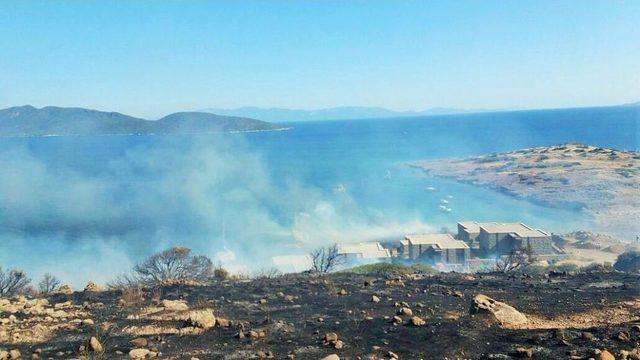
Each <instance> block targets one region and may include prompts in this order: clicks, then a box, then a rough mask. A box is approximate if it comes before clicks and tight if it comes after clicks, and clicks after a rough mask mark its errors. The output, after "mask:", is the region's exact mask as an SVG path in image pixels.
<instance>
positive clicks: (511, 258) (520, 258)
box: [496, 244, 535, 273]
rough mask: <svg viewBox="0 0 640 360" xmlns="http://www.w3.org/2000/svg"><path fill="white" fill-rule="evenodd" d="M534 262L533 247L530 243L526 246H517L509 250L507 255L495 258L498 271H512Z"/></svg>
mask: <svg viewBox="0 0 640 360" xmlns="http://www.w3.org/2000/svg"><path fill="white" fill-rule="evenodd" d="M533 262H535V257H534V253H533V248H532V247H531V244H527V246H526V247H524V248H523V247H519V248H518V249H514V250H511V251H510V252H509V254H508V255H506V256H502V257H500V258H498V259H497V260H496V270H498V271H500V272H505V273H506V272H512V271H516V270H518V269H522V268H524V267H526V266H528V265H529V264H532V263H533Z"/></svg>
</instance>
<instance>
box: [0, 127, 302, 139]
mask: <svg viewBox="0 0 640 360" xmlns="http://www.w3.org/2000/svg"><path fill="white" fill-rule="evenodd" d="M293 129H294V127H293V126H288V127H282V128H277V129H259V130H229V131H204V132H173V133H171V132H167V133H153V132H149V133H103V134H99V133H98V134H43V135H27V134H25V135H0V139H2V138H4V139H22V138H48V137H85V136H167V135H218V134H243V133H259V132H273V131H289V130H293Z"/></svg>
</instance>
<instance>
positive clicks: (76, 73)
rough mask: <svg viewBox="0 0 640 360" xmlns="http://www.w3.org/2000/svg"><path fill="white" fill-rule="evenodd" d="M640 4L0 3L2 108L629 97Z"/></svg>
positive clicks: (587, 101) (393, 104) (140, 110)
mask: <svg viewBox="0 0 640 360" xmlns="http://www.w3.org/2000/svg"><path fill="white" fill-rule="evenodd" d="M639 24H640V1H619V2H614V1H587V0H581V1H541V0H537V1H522V0H518V1H515V0H514V1H375V0H366V1H348V2H346V1H327V0H323V1H239V0H234V1H186V0H185V1H161V0H158V1H135V0H128V1H116V0H114V1H95V0H77V1H61V0H59V1H26V0H15V1H12V0H1V1H0V49H2V50H1V51H0V107H2V108H4V107H8V106H13V105H22V104H33V105H35V106H45V105H60V106H82V107H90V108H96V109H101V110H114V111H121V112H125V113H129V114H132V115H138V116H146V117H157V116H160V115H162V114H165V113H168V112H172V111H177V110H191V109H199V108H205V107H223V108H227V107H239V106H264V107H271V106H273V107H290V108H304V109H311V108H322V107H331V106H341V105H363V106H382V107H388V108H391V109H396V110H412V109H413V110H417V109H424V108H429V107H439V106H444V107H456V108H547V107H571V106H591V105H602V104H617V103H625V102H634V101H639V100H640V41H639V40H638V39H640V25H639Z"/></svg>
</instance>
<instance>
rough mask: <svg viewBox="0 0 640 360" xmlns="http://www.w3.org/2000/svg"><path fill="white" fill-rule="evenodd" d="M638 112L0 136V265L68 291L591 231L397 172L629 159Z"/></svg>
mask: <svg viewBox="0 0 640 360" xmlns="http://www.w3.org/2000/svg"><path fill="white" fill-rule="evenodd" d="M638 109H639V108H638V107H609V108H586V109H563V110H540V111H519V112H503V113H484V114H472V115H468V114H465V115H448V116H430V117H414V118H395V119H376V120H366V119H364V120H363V119H360V120H343V121H324V122H307V123H290V124H288V125H290V126H291V127H292V129H290V130H287V131H278V132H258V133H247V134H227V135H224V136H222V137H221V136H213V135H212V136H204V137H203V136H199V137H190V136H96V137H48V138H23V139H2V140H0V154H2V157H0V179H2V180H0V187H1V189H0V266H2V265H4V266H16V267H21V268H25V269H27V270H31V271H32V272H34V273H36V274H37V273H42V272H44V271H54V272H58V273H59V274H61V276H62V277H65V276H66V277H68V278H71V279H73V281H76V282H80V281H84V280H86V278H88V277H89V278H91V277H93V278H96V276H95V275H86V274H82V273H78V271H77V269H79V268H82V267H89V268H91V269H93V270H94V271H93V272H94V273H95V272H98V273H100V274H102V275H101V276H98V277H97V278H98V279H102V280H104V279H106V278H108V277H109V276H112V274H113V273H115V272H121V271H125V270H126V269H127V268H128V266H130V265H131V263H132V262H135V261H136V260H138V259H139V258H140V257H142V256H144V255H146V254H148V253H150V252H152V251H156V250H158V249H161V248H163V247H166V246H169V245H175V244H183V245H187V246H191V247H193V248H194V249H196V250H198V251H200V252H204V253H207V254H208V255H210V256H213V257H215V258H217V259H219V260H220V261H223V262H230V263H233V262H235V263H240V264H246V263H247V262H251V263H252V264H253V265H256V264H259V265H262V264H263V263H265V262H264V257H266V256H270V255H278V254H287V253H295V252H300V251H306V250H305V246H307V247H308V246H312V245H314V244H320V243H328V242H334V241H359V240H370V239H372V238H390V237H391V238H393V237H400V236H402V235H404V232H410V231H418V230H420V231H423V230H440V229H441V228H444V227H446V228H448V229H451V230H453V229H455V224H456V222H457V221H460V220H479V221H517V222H526V223H529V224H531V225H533V226H536V227H540V228H544V229H548V230H550V231H554V232H563V231H570V230H574V229H580V228H589V226H590V221H589V219H586V218H585V217H584V216H583V215H582V214H580V213H579V212H577V211H574V210H571V209H558V208H549V207H546V206H543V205H539V204H534V203H532V202H529V201H526V200H521V199H516V198H513V197H509V196H507V195H504V194H501V193H498V192H495V191H492V190H487V189H482V188H477V187H474V186H471V185H467V184H459V183H456V182H453V181H450V180H444V179H438V178H433V177H428V176H426V175H425V174H424V173H423V172H421V171H419V170H415V169H411V168H409V167H408V166H406V163H407V162H409V161H412V160H419V159H425V158H445V157H460V156H469V155H479V154H486V153H491V152H500V151H507V150H514V149H519V148H526V147H533V146H541V145H551V144H558V143H565V142H581V143H588V144H591V145H598V146H606V147H613V148H618V149H634V150H640V143H639V141H638V140H639V139H640V137H639V136H640V130H639V123H640V120H639V119H640V116H639V112H638ZM443 200H446V201H447V202H448V204H447V207H448V208H450V209H451V211H450V212H446V211H443V210H442V209H441V208H440V206H441V205H442V203H443ZM292 243H294V244H298V245H292Z"/></svg>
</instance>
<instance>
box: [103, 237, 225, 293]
mask: <svg viewBox="0 0 640 360" xmlns="http://www.w3.org/2000/svg"><path fill="white" fill-rule="evenodd" d="M212 275H213V262H211V259H209V258H208V257H206V256H202V255H194V254H193V253H192V252H191V249H189V248H186V247H173V248H171V249H168V250H164V251H162V252H159V253H157V254H154V255H152V256H150V257H149V258H147V259H146V260H144V261H143V262H141V263H139V264H137V265H136V266H134V268H133V272H132V273H131V274H129V275H122V276H120V277H118V278H117V279H116V280H115V281H113V282H111V283H109V284H108V286H109V287H111V288H128V287H135V286H155V285H163V284H174V283H181V282H188V281H195V282H203V281H207V280H209V279H210V278H211V277H212Z"/></svg>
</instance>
